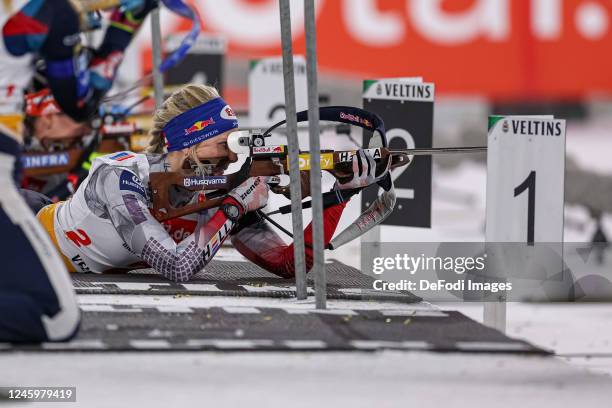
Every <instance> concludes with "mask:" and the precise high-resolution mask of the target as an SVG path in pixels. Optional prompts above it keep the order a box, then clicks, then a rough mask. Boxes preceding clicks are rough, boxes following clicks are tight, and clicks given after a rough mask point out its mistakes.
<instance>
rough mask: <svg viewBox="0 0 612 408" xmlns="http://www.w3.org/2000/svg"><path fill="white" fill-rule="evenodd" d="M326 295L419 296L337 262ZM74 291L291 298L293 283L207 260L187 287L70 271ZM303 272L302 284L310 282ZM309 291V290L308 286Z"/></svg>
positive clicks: (133, 275) (406, 299)
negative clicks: (382, 287) (377, 285)
mask: <svg viewBox="0 0 612 408" xmlns="http://www.w3.org/2000/svg"><path fill="white" fill-rule="evenodd" d="M326 270H327V289H328V290H327V292H328V293H327V296H328V298H329V299H348V300H374V301H385V300H389V301H395V302H403V303H417V302H420V301H421V300H422V299H421V298H419V297H418V296H415V295H413V294H412V293H410V292H407V291H385V292H382V291H376V290H374V289H373V287H372V284H373V282H374V279H373V278H372V277H370V276H368V275H364V274H363V273H361V271H359V270H358V269H355V268H353V267H350V266H348V265H345V264H343V263H341V262H338V261H330V262H329V263H327V264H326ZM72 278H73V284H74V287H75V289H76V291H77V293H79V294H158V295H194V296H196V295H205V296H252V297H280V298H292V297H295V281H294V280H293V279H283V278H280V277H278V276H276V275H273V274H271V273H269V272H267V271H265V270H263V269H261V268H260V267H258V266H256V265H254V264H252V263H250V262H237V261H212V262H211V263H210V264H209V265H208V266H207V267H206V269H205V270H204V271H202V272H200V273H198V274H197V275H195V276H194V277H193V279H192V280H191V281H189V282H188V284H187V285H183V284H178V283H174V282H170V281H168V280H166V279H164V278H162V277H161V276H160V275H159V274H157V273H156V272H155V271H154V270H153V269H138V270H134V271H131V272H129V273H127V274H113V275H99V274H73V275H72ZM312 279H313V278H312V277H311V276H310V274H309V276H308V285H309V286H310V288H312V287H313V286H314V282H313V280H312ZM309 292H310V294H314V292H313V291H312V289H309Z"/></svg>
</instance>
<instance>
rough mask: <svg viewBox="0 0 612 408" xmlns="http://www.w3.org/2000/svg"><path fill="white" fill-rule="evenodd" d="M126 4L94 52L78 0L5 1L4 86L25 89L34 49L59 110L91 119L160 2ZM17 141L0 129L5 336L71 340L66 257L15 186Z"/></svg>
mask: <svg viewBox="0 0 612 408" xmlns="http://www.w3.org/2000/svg"><path fill="white" fill-rule="evenodd" d="M75 1H76V0H75ZM121 4H122V5H121V7H118V8H117V9H115V11H114V12H113V13H112V17H111V24H110V26H109V28H108V29H107V31H106V35H105V38H104V40H103V42H102V44H101V46H100V47H99V48H98V49H96V50H95V51H93V52H90V51H88V50H86V49H85V48H84V47H82V46H81V35H80V33H81V31H82V30H83V29H86V28H87V27H85V26H86V22H85V20H86V19H84V18H83V14H82V13H79V11H78V10H79V7H78V4H77V3H74V4H73V3H71V2H69V1H68V0H53V1H51V0H31V1H27V2H25V1H14V2H13V1H4V2H3V3H2V5H1V7H2V14H0V25H2V33H3V40H4V41H3V44H2V45H0V91H2V92H9V91H10V92H16V89H18V90H21V89H23V88H24V87H25V85H26V84H27V83H28V82H29V81H30V79H31V76H32V75H33V72H34V69H33V67H32V59H33V58H32V55H34V54H35V55H37V56H38V57H40V58H42V60H43V61H44V63H45V68H44V75H45V77H46V82H47V84H48V86H49V88H50V89H51V92H52V93H53V95H54V97H55V99H56V100H57V102H58V105H59V106H60V107H61V110H62V111H63V112H65V113H66V114H67V115H68V116H70V117H71V118H72V119H73V120H75V121H79V122H80V121H84V120H86V119H87V118H88V117H89V116H90V115H91V114H92V113H93V112H95V110H96V109H97V105H98V103H99V101H100V99H101V98H102V97H103V96H104V94H105V93H106V92H107V91H108V90H109V89H110V87H111V86H112V82H113V80H114V77H115V74H116V71H117V67H118V66H119V64H120V62H121V60H122V56H123V51H124V50H125V48H126V47H127V45H128V44H129V42H130V40H131V39H132V36H133V34H134V32H135V30H136V29H137V28H138V27H139V26H140V24H141V23H142V21H143V19H144V17H145V16H146V14H147V13H148V12H149V11H150V10H151V9H152V8H153V7H154V6H155V3H154V1H153V0H125V1H121ZM15 57H18V58H15ZM20 143H21V135H17V134H15V132H12V131H11V130H10V129H8V128H6V127H4V126H2V127H0V239H1V240H2V252H1V253H2V255H3V256H2V262H3V267H2V268H1V269H0V341H10V342H39V341H62V340H67V339H70V338H71V337H72V336H74V334H75V333H76V331H77V329H78V325H79V319H80V317H79V311H78V307H77V305H76V301H75V297H74V292H73V290H72V285H71V282H70V279H69V277H68V275H67V273H66V269H65V267H64V265H63V263H62V261H61V258H60V257H59V255H58V254H57V252H56V251H55V250H54V248H53V245H52V244H51V242H50V240H49V238H48V236H47V235H46V234H45V232H44V230H43V229H42V228H41V226H40V225H39V224H38V223H37V222H36V219H35V217H34V215H33V214H32V212H31V211H30V210H29V209H28V207H27V204H26V202H25V201H24V199H23V197H22V196H21V195H20V194H19V192H18V191H17V188H16V185H17V183H18V180H19V178H20V177H19V151H20V149H21V147H20Z"/></svg>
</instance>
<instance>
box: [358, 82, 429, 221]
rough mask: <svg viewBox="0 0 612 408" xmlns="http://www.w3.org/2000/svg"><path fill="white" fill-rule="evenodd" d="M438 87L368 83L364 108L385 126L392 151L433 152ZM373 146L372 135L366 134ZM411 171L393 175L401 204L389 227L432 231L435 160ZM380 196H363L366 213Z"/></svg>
mask: <svg viewBox="0 0 612 408" xmlns="http://www.w3.org/2000/svg"><path fill="white" fill-rule="evenodd" d="M434 97H435V85H434V84H433V83H425V82H423V80H422V79H421V78H403V79H380V80H368V81H364V92H363V107H364V109H365V110H367V111H371V112H374V113H376V114H378V115H379V116H380V117H381V118H382V119H383V121H384V122H385V128H386V130H387V140H388V142H389V147H390V148H391V149H412V148H430V147H432V145H433V115H434ZM363 137H364V140H363V142H364V143H363V146H366V147H367V146H369V142H370V139H371V138H372V132H364V136H363ZM413 160H414V162H413V163H412V164H411V165H410V166H407V167H401V168H399V169H397V170H394V171H393V172H392V178H393V180H394V185H395V192H396V194H397V203H396V205H395V210H394V211H393V213H392V214H391V215H390V216H389V217H388V218H387V219H386V220H385V221H383V224H385V225H397V226H405V227H421V228H431V194H432V187H431V185H432V180H431V178H432V159H431V156H417V157H414V158H413ZM377 196H378V192H377V190H376V189H375V188H369V189H368V190H366V191H364V192H363V193H362V201H361V205H362V210H365V209H366V208H368V207H369V206H370V204H371V203H372V202H373V201H374V200H376V197H377Z"/></svg>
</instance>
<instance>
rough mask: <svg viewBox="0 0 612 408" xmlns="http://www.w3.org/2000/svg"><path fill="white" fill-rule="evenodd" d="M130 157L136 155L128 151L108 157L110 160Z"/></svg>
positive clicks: (121, 159) (122, 159)
mask: <svg viewBox="0 0 612 408" xmlns="http://www.w3.org/2000/svg"><path fill="white" fill-rule="evenodd" d="M132 157H136V156H135V155H134V154H132V153H130V152H120V153H117V154H115V155H112V156H111V157H110V159H111V160H115V161H124V160H127V159H131V158H132Z"/></svg>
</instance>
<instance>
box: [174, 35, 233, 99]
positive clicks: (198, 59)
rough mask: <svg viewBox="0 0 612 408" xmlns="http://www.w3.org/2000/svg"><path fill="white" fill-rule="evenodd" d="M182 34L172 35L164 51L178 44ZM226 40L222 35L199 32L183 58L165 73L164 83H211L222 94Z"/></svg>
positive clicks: (176, 46) (176, 84)
mask: <svg viewBox="0 0 612 408" xmlns="http://www.w3.org/2000/svg"><path fill="white" fill-rule="evenodd" d="M183 37H184V34H182V35H172V36H170V37H169V39H168V41H167V43H166V46H165V48H166V51H167V52H172V51H174V50H175V49H176V48H178V46H179V45H180V42H181V40H182V38H183ZM226 49H227V42H226V40H225V38H224V37H223V36H220V35H214V34H208V35H205V34H203V33H201V34H200V35H199V36H198V39H197V40H196V42H195V44H194V45H193V47H191V49H190V50H189V52H188V53H187V55H186V56H185V58H184V59H183V60H182V61H181V62H180V63H179V64H178V65H177V66H175V67H173V68H170V69H169V70H168V72H167V73H166V77H165V84H166V85H168V86H172V85H175V86H178V85H184V84H193V83H195V84H202V85H211V86H214V87H215V88H217V89H218V90H219V93H220V94H221V95H223V79H224V78H223V69H224V64H225V52H226Z"/></svg>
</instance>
